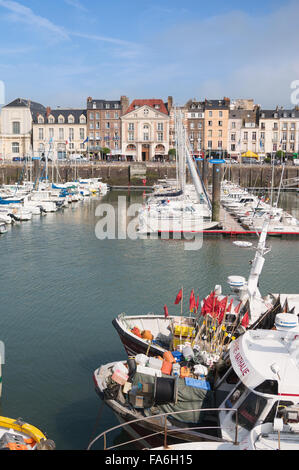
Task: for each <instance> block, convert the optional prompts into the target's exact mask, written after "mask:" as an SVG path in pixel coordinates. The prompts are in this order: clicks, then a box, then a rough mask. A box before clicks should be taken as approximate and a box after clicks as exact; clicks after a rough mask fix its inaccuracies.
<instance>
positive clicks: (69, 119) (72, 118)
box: [68, 115, 75, 124]
mask: <svg viewBox="0 0 299 470" xmlns="http://www.w3.org/2000/svg"><path fill="white" fill-rule="evenodd" d="M74 122H75V118H74V116H72V115H70V116H69V117H68V123H69V124H74Z"/></svg>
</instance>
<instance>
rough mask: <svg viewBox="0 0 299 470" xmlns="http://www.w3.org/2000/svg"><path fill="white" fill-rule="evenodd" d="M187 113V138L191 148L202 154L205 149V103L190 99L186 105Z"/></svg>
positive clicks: (196, 153)
mask: <svg viewBox="0 0 299 470" xmlns="http://www.w3.org/2000/svg"><path fill="white" fill-rule="evenodd" d="M185 108H186V113H187V124H186V130H187V138H188V142H189V146H190V149H191V151H192V153H193V155H195V156H200V155H202V154H203V151H204V135H205V103H204V102H200V101H196V100H195V99H194V100H189V101H188V102H187V103H186V105H185Z"/></svg>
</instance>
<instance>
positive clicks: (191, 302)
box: [189, 289, 196, 312]
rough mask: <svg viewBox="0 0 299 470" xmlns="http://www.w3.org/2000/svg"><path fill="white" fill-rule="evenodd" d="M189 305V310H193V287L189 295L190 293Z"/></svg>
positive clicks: (194, 303)
mask: <svg viewBox="0 0 299 470" xmlns="http://www.w3.org/2000/svg"><path fill="white" fill-rule="evenodd" d="M189 305H190V312H193V310H194V309H195V307H196V301H195V295H194V290H193V289H192V292H191V295H190V300H189Z"/></svg>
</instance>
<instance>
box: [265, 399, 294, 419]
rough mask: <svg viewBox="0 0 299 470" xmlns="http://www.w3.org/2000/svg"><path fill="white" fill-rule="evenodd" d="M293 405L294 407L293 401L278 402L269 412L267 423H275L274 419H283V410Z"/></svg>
mask: <svg viewBox="0 0 299 470" xmlns="http://www.w3.org/2000/svg"><path fill="white" fill-rule="evenodd" d="M292 405H294V403H293V402H291V401H276V402H275V403H274V405H273V406H272V408H271V410H270V411H269V413H268V415H267V417H266V419H265V423H273V421H274V418H282V417H283V410H284V409H285V408H287V407H288V406H292Z"/></svg>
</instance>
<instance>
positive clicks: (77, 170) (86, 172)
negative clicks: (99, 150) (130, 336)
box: [0, 162, 299, 188]
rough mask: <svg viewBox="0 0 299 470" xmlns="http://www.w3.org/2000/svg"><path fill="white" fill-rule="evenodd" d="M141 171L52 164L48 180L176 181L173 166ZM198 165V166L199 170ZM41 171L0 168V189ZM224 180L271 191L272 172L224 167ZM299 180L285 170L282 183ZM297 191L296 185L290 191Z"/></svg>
mask: <svg viewBox="0 0 299 470" xmlns="http://www.w3.org/2000/svg"><path fill="white" fill-rule="evenodd" d="M139 165H140V171H136V163H134V171H132V168H130V167H131V166H132V165H130V163H124V162H94V163H84V164H82V163H81V164H77V165H75V164H59V167H57V166H56V165H53V168H52V166H51V164H49V166H48V177H49V180H50V181H52V177H53V180H54V181H55V182H57V181H58V182H65V181H74V180H75V179H77V178H102V180H103V181H104V182H106V183H108V184H110V185H111V186H114V185H115V186H117V185H118V186H127V185H128V184H129V183H130V184H132V185H137V186H138V185H140V186H142V185H143V180H144V179H145V175H146V185H147V186H150V185H151V184H154V183H155V182H156V181H157V180H158V179H164V178H169V179H174V178H175V177H176V166H175V164H173V163H147V164H139ZM201 165H202V164H201V163H200V164H199V168H200V170H202V168H201ZM43 169H44V167H43V166H42V164H41V167H40V168H38V165H34V166H33V167H30V166H29V165H27V167H26V168H25V167H24V164H22V163H13V164H7V163H2V164H1V165H0V185H1V184H14V183H16V182H18V181H20V180H22V179H24V177H25V179H31V180H32V181H34V180H35V179H36V178H37V177H38V174H40V175H43V176H44V175H45V173H44V170H43ZM212 170H213V168H212V165H209V184H211V183H212V174H213V171H212ZM281 173H282V167H280V166H276V167H274V187H278V186H279V183H280V180H281ZM223 178H224V179H226V180H230V181H232V182H234V183H237V184H239V185H240V186H242V187H246V188H270V187H271V180H272V168H271V166H270V165H231V166H228V165H224V166H223ZM291 178H299V168H298V167H295V166H294V165H293V166H286V167H285V172H284V176H283V179H284V180H286V179H291ZM187 179H188V180H189V181H190V175H189V173H188V172H187ZM296 187H299V184H297V185H295V186H292V188H296Z"/></svg>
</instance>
